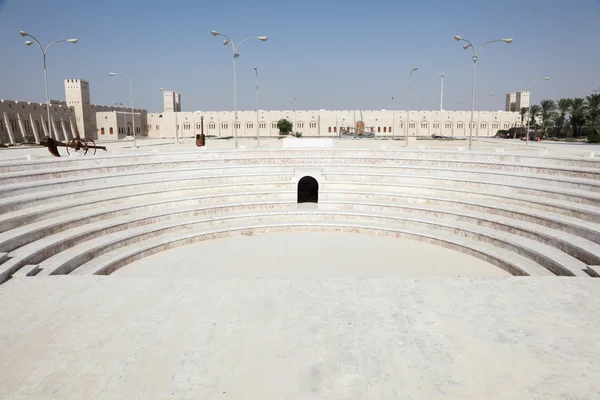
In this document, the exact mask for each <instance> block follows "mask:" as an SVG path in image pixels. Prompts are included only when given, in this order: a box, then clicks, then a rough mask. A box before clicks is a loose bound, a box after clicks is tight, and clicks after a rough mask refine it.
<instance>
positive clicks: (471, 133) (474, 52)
mask: <svg viewBox="0 0 600 400" xmlns="http://www.w3.org/2000/svg"><path fill="white" fill-rule="evenodd" d="M454 40H456V41H457V42H460V41H463V42H467V43H468V44H467V45H464V46H463V49H465V50H467V49H468V48H469V47H470V48H471V49H473V85H472V88H471V123H470V124H469V150H471V142H472V140H473V113H474V110H475V74H476V71H477V58H478V57H479V51H481V49H482V48H483V46H485V45H486V44H490V43H494V42H504V43H512V41H513V40H512V39H511V38H505V39H496V40H490V41H489V42H485V43H484V44H482V45H481V47H479V49H475V46H474V45H473V43H471V42H470V41H468V40H467V39H463V38H462V37H460V36H458V35H457V36H454Z"/></svg>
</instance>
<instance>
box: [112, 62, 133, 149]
mask: <svg viewBox="0 0 600 400" xmlns="http://www.w3.org/2000/svg"><path fill="white" fill-rule="evenodd" d="M109 75H110V76H115V75H123V76H125V77H127V79H129V96H130V100H131V124H132V127H133V147H137V142H136V135H135V116H134V115H133V85H132V84H131V78H130V77H129V75H127V74H124V73H122V72H110V73H109Z"/></svg>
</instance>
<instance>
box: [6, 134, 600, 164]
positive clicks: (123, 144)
mask: <svg viewBox="0 0 600 400" xmlns="http://www.w3.org/2000/svg"><path fill="white" fill-rule="evenodd" d="M281 143H282V142H281V140H279V139H278V138H272V139H267V138H263V139H261V142H260V145H261V146H260V147H261V148H281ZM98 144H100V145H103V146H106V147H107V148H108V153H106V152H104V151H101V150H99V151H98V154H99V155H102V154H125V153H130V152H144V153H149V152H151V151H153V150H154V151H159V152H173V151H185V150H188V151H189V150H193V149H196V150H199V149H198V147H196V145H195V140H194V139H191V138H184V139H181V143H180V144H175V141H174V139H147V138H143V139H139V140H138V141H137V145H138V146H137V148H134V147H133V142H132V141H125V140H121V141H112V142H110V141H106V142H98ZM256 144H257V142H256V140H254V139H239V146H240V148H242V147H245V148H247V149H254V148H256ZM468 145H469V143H468V140H457V141H434V140H417V139H415V138H411V139H410V141H409V146H408V148H409V149H419V148H425V149H435V150H449V151H456V150H457V149H458V147H464V148H468ZM382 146H385V148H387V149H390V150H391V149H404V148H405V142H404V140H383V139H379V140H374V139H335V140H334V147H336V148H372V149H380V148H382ZM206 148H207V149H208V150H215V149H219V150H220V149H230V150H233V149H234V148H235V147H234V141H233V139H229V140H225V139H208V141H207V145H206ZM496 149H503V150H504V152H505V153H509V154H530V155H538V154H540V152H542V154H544V155H546V154H547V155H548V156H551V157H552V156H554V157H590V155H591V153H594V155H595V158H600V145H597V144H587V143H565V142H551V141H547V142H539V143H537V142H529V144H528V145H527V146H526V142H524V141H521V140H512V139H480V140H476V141H475V140H474V141H473V151H476V152H484V153H495V151H496ZM59 151H60V153H61V154H63V156H67V154H66V151H65V149H62V148H60V149H59ZM546 152H547V153H546ZM27 155H34V156H37V157H43V158H53V156H52V155H51V154H50V153H48V150H47V149H46V148H43V147H31V146H18V147H11V148H0V161H2V160H14V159H25V158H26V157H27ZM87 157H89V156H87Z"/></svg>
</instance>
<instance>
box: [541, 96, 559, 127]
mask: <svg viewBox="0 0 600 400" xmlns="http://www.w3.org/2000/svg"><path fill="white" fill-rule="evenodd" d="M540 107H541V109H542V112H541V114H540V116H541V117H542V128H543V129H544V132H546V129H548V122H550V119H551V118H552V116H553V115H554V111H555V110H556V103H555V102H554V100H542V101H541V102H540Z"/></svg>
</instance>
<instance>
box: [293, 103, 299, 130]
mask: <svg viewBox="0 0 600 400" xmlns="http://www.w3.org/2000/svg"><path fill="white" fill-rule="evenodd" d="M297 101H298V98H297V97H294V128H293V129H292V135H293V134H295V130H296V102H297Z"/></svg>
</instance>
